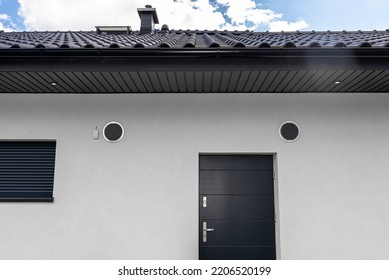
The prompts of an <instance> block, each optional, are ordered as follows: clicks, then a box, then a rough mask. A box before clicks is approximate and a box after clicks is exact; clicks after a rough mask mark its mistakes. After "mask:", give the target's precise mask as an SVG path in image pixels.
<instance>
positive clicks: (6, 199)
mask: <svg viewBox="0 0 389 280" xmlns="http://www.w3.org/2000/svg"><path fill="white" fill-rule="evenodd" d="M0 202H54V197H52V198H0Z"/></svg>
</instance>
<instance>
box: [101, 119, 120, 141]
mask: <svg viewBox="0 0 389 280" xmlns="http://www.w3.org/2000/svg"><path fill="white" fill-rule="evenodd" d="M103 136H104V139H105V140H107V141H108V142H118V141H120V140H121V139H122V138H123V136H124V128H123V126H122V125H121V124H120V123H118V122H109V123H107V124H106V125H105V126H104V128H103Z"/></svg>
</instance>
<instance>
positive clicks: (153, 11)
mask: <svg viewBox="0 0 389 280" xmlns="http://www.w3.org/2000/svg"><path fill="white" fill-rule="evenodd" d="M143 13H151V14H152V15H153V20H154V23H159V20H158V16H157V10H156V9H155V8H153V7H152V6H151V5H146V6H145V8H138V14H139V17H140V18H141V15H142V14H143Z"/></svg>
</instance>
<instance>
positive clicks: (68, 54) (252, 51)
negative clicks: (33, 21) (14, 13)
mask: <svg viewBox="0 0 389 280" xmlns="http://www.w3.org/2000/svg"><path fill="white" fill-rule="evenodd" d="M0 56H1V57H6V58H7V57H8V58H15V57H19V58H23V59H28V58H37V57H40V58H43V57H45V58H48V57H57V58H58V57H62V58H72V57H85V58H87V57H128V58H130V57H135V58H140V57H159V58H161V57H166V58H169V57H217V58H223V57H301V56H303V57H307V56H308V57H309V56H313V57H357V56H358V57H376V56H380V57H383V56H384V57H389V48H351V47H349V48H274V47H273V48H231V49H224V48H190V49H188V48H184V49H175V48H141V49H139V48H115V49H112V48H104V49H99V48H95V49H88V48H87V49H85V48H79V49H62V48H58V49H11V48H9V49H0Z"/></svg>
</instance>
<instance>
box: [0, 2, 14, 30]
mask: <svg viewBox="0 0 389 280" xmlns="http://www.w3.org/2000/svg"><path fill="white" fill-rule="evenodd" d="M0 4H1V3H0ZM0 30H4V31H5V32H12V31H16V26H15V24H14V23H13V22H12V20H11V17H10V16H9V15H7V14H0Z"/></svg>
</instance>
